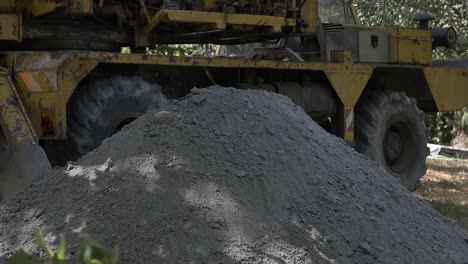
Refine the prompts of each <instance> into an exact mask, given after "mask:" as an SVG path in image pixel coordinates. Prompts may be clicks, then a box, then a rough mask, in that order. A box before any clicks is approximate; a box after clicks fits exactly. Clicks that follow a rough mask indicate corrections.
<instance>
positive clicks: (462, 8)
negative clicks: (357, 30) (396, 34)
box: [355, 0, 468, 58]
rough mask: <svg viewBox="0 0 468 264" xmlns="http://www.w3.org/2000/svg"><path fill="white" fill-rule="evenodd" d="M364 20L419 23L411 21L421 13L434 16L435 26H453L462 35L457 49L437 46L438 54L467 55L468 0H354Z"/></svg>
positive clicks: (389, 22) (447, 55) (450, 55)
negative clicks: (438, 47) (438, 48)
mask: <svg viewBox="0 0 468 264" xmlns="http://www.w3.org/2000/svg"><path fill="white" fill-rule="evenodd" d="M355 2H356V3H357V4H358V10H359V14H360V17H361V20H362V22H363V23H364V24H367V25H379V26H380V25H386V26H388V25H398V26H405V27H416V22H414V21H412V20H413V17H414V15H416V14H418V13H430V14H432V15H433V16H434V17H435V19H436V20H435V21H434V22H433V24H432V25H433V27H454V28H455V29H456V30H457V32H458V35H459V36H460V37H461V38H460V41H459V45H458V47H457V48H456V49H454V50H445V49H440V50H438V51H437V52H436V53H435V55H436V58H459V57H466V56H468V50H467V49H466V48H467V46H468V42H467V41H466V38H467V37H468V1H460V0H373V1H369V0H355Z"/></svg>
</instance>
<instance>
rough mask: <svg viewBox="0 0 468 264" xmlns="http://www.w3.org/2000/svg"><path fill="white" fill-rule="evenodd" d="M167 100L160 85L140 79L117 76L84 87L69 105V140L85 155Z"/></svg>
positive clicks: (80, 153) (85, 84)
mask: <svg viewBox="0 0 468 264" xmlns="http://www.w3.org/2000/svg"><path fill="white" fill-rule="evenodd" d="M165 100H166V99H165V97H164V96H163V95H162V93H161V88H160V87H159V86H158V85H152V84H149V83H147V82H145V81H144V80H143V79H141V78H140V77H123V76H113V77H111V78H108V79H99V80H92V81H89V82H86V83H83V84H82V85H81V86H80V87H79V88H78V90H77V92H76V94H75V95H74V96H73V98H72V99H71V101H70V104H69V117H68V120H69V128H68V131H69V132H68V134H69V138H70V139H71V141H72V142H73V143H74V144H75V145H76V148H77V153H78V155H79V156H81V155H84V154H86V153H88V152H89V151H91V150H93V149H95V148H97V147H98V146H99V145H100V144H101V142H102V141H103V140H104V139H105V138H107V137H110V136H111V135H113V134H115V133H117V132H118V131H120V130H121V129H122V128H123V127H124V126H125V125H127V124H129V123H131V122H132V121H134V120H135V119H136V118H137V117H139V116H141V115H143V114H144V113H146V112H147V111H148V110H150V109H157V108H160V107H161V106H162V104H163V103H164V102H165Z"/></svg>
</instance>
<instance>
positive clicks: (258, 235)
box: [0, 87, 468, 264]
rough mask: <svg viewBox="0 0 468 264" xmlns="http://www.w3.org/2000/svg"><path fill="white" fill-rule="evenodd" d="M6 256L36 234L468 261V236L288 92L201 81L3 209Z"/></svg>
mask: <svg viewBox="0 0 468 264" xmlns="http://www.w3.org/2000/svg"><path fill="white" fill-rule="evenodd" d="M0 217H1V225H0V263H3V262H5V259H6V258H7V257H8V256H9V255H11V254H12V252H14V251H15V250H18V249H19V248H24V249H25V250H27V251H28V252H34V251H35V248H36V246H35V241H34V237H33V228H35V227H39V228H41V230H42V231H43V233H44V234H46V240H47V241H49V242H50V243H52V244H53V245H55V246H56V245H57V244H58V240H59V236H60V235H63V236H64V237H65V239H66V241H67V244H68V247H69V257H70V258H71V260H72V261H73V260H76V255H77V252H78V250H79V245H80V241H81V237H83V236H85V235H89V236H92V237H93V238H96V239H98V240H99V241H101V242H103V243H104V244H107V245H109V246H111V245H114V244H115V243H120V248H121V253H120V262H119V263H298V264H302V263H447V264H448V263H468V235H467V234H466V233H465V232H464V231H463V230H461V228H459V227H458V226H457V225H456V224H455V223H454V222H453V221H451V220H449V219H447V218H444V217H443V216H441V215H440V214H439V213H437V212H436V211H435V210H433V209H432V207H430V206H429V205H428V204H427V203H425V202H423V201H421V200H419V199H418V198H417V197H415V196H414V195H413V194H411V193H410V192H408V191H406V189H405V188H403V187H402V186H400V184H399V183H398V182H397V180H396V179H395V178H393V177H391V176H390V175H389V174H387V173H386V172H385V171H384V170H383V169H381V168H379V167H378V166H376V165H375V164H374V163H373V162H372V161H371V160H369V159H368V158H366V157H364V156H363V155H360V154H358V153H356V152H355V151H354V150H353V149H352V148H350V147H348V146H347V145H346V144H345V143H344V142H343V140H341V139H339V138H336V137H334V136H332V135H330V134H328V133H327V132H326V131H324V130H323V129H322V128H321V127H319V126H318V125H317V124H315V123H314V122H313V121H312V120H311V119H310V118H309V117H308V116H307V114H306V113H304V111H303V110H302V109H300V108H299V107H297V106H295V105H294V104H293V103H292V102H291V101H290V100H289V99H288V98H286V97H284V96H281V95H277V94H272V93H268V92H265V91H256V90H245V91H244V90H236V89H233V88H221V87H210V88H207V89H197V88H194V89H193V90H192V93H191V94H189V95H188V96H186V97H185V98H182V99H181V100H178V101H173V102H172V103H171V104H170V105H168V106H167V107H166V108H165V109H164V110H160V111H150V112H149V113H147V114H146V115H144V116H143V117H141V118H139V119H138V120H137V121H135V122H134V123H132V124H131V125H129V126H126V127H125V128H124V129H123V130H122V131H121V132H120V133H118V134H116V135H115V136H113V137H112V138H110V139H107V140H105V142H104V143H103V145H102V146H101V147H99V148H98V149H96V150H95V151H92V152H91V153H89V154H88V155H86V156H85V157H83V158H82V159H81V160H79V161H78V162H76V163H70V164H69V165H68V166H66V167H64V168H61V169H58V170H56V172H55V174H54V175H52V176H51V177H49V178H48V179H46V180H44V181H41V182H38V183H35V184H34V185H33V186H31V187H30V188H28V189H27V190H26V191H24V192H22V193H20V194H18V195H17V196H15V197H13V198H11V199H9V200H7V201H6V202H4V203H3V204H1V205H0Z"/></svg>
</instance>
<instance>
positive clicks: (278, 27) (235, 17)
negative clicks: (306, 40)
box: [143, 9, 296, 33]
mask: <svg viewBox="0 0 468 264" xmlns="http://www.w3.org/2000/svg"><path fill="white" fill-rule="evenodd" d="M161 21H167V22H176V23H201V24H214V25H216V28H217V29H226V25H247V26H258V27H271V28H272V29H273V32H281V31H282V28H283V27H286V26H289V27H293V26H296V20H295V19H291V18H284V17H279V16H262V15H249V14H230V13H219V12H204V11H190V10H167V9H163V10H161V11H159V12H158V13H157V14H156V15H155V16H154V18H152V19H151V21H150V23H149V24H148V25H147V26H146V27H145V28H144V29H143V32H144V33H150V32H151V31H152V30H153V29H154V28H155V27H156V26H157V25H158V24H159V23H160V22H161Z"/></svg>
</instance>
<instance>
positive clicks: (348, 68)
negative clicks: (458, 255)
mask: <svg viewBox="0 0 468 264" xmlns="http://www.w3.org/2000/svg"><path fill="white" fill-rule="evenodd" d="M433 19H434V18H433V17H432V16H430V15H428V14H420V15H416V16H415V21H416V22H415V25H414V27H413V28H401V27H397V26H391V27H368V26H363V25H361V24H360V23H359V19H358V17H357V13H356V10H355V8H354V5H353V4H352V1H348V0H345V1H342V0H320V1H318V0H296V1H286V0H256V1H248V0H232V1H227V0H226V1H214V0H205V1H203V0H193V1H183V0H181V1H159V0H120V1H118V0H29V1H27V0H3V1H1V3H0V50H1V51H0V66H1V74H0V123H1V126H2V131H3V136H2V135H0V182H1V183H2V185H1V186H2V188H3V189H4V190H3V192H4V193H7V192H10V193H11V192H14V191H15V190H14V189H15V188H16V187H15V188H13V187H9V186H19V187H17V188H16V189H20V188H21V187H22V186H21V185H25V184H26V185H27V184H28V183H29V182H30V181H31V179H32V178H40V177H42V176H44V175H47V174H48V173H49V171H50V167H49V166H48V162H49V160H51V161H52V162H53V163H55V164H63V162H64V161H66V160H69V159H76V158H77V157H79V156H80V155H83V154H85V153H86V152H87V151H89V150H92V149H94V148H96V147H97V146H98V145H99V144H100V143H101V141H102V140H103V139H104V138H105V137H108V136H110V135H112V133H114V132H116V131H118V130H119V129H120V128H121V127H122V126H123V125H125V124H128V123H129V122H131V121H132V120H133V119H134V118H136V117H137V116H138V115H140V114H142V113H143V112H145V111H146V110H147V108H148V107H149V105H150V102H153V101H150V100H153V99H155V97H157V96H160V95H159V94H158V93H157V89H155V88H154V87H162V91H163V93H164V94H165V95H166V96H167V97H171V98H178V97H180V96H183V95H185V94H187V93H188V91H189V90H190V88H192V87H194V86H197V87H203V86H208V85H211V84H219V85H224V86H234V87H238V88H241V89H242V88H253V89H264V90H268V91H273V92H278V93H282V94H285V95H288V96H290V97H291V98H292V99H293V101H295V102H296V103H297V104H299V105H300V106H301V107H303V108H304V110H305V111H306V112H307V113H308V114H309V115H310V116H311V117H312V118H313V119H314V120H315V121H317V122H318V123H320V124H321V125H322V126H323V127H324V128H326V129H328V130H329V131H330V132H331V133H334V134H335V135H337V136H340V137H343V138H344V139H345V140H346V141H348V142H349V143H350V144H352V145H354V146H355V147H356V149H357V150H358V151H361V152H362V153H364V154H366V155H368V156H370V157H371V158H372V159H374V160H376V161H377V162H379V163H380V164H382V165H383V166H384V167H385V168H386V169H387V170H388V171H389V172H390V173H392V174H393V175H395V176H397V177H398V178H399V179H400V180H401V182H402V183H403V184H404V185H405V186H406V187H407V188H409V189H411V190H413V189H415V188H416V187H417V184H418V181H419V178H420V177H421V176H422V175H423V174H424V173H425V157H426V155H427V151H426V146H425V134H424V124H423V119H422V111H424V112H435V111H450V110H457V109H461V108H463V107H464V106H467V102H468V92H467V89H468V88H467V87H468V66H467V61H466V60H460V61H445V62H434V61H433V59H432V53H433V49H435V48H437V47H442V46H444V47H447V48H451V47H453V46H454V45H455V43H456V40H457V35H456V33H455V30H454V29H453V28H431V27H430V21H431V20H433ZM171 43H175V44H184V43H189V44H193V43H199V44H205V43H211V44H220V45H225V46H226V47H230V46H229V45H231V46H232V45H241V44H248V43H263V44H265V43H267V44H268V45H262V44H258V45H256V48H252V49H249V50H248V52H247V53H245V52H241V53H239V54H237V56H227V57H226V56H225V57H174V56H154V55H148V54H147V53H145V50H146V49H147V48H150V49H152V48H153V47H154V46H155V45H156V44H171ZM121 47H131V50H132V51H133V53H132V54H123V53H120V50H121ZM228 55H232V54H228ZM135 76H138V77H139V78H136V77H135ZM150 83H151V84H153V85H149V84H150ZM38 143H39V144H40V145H38ZM43 149H45V153H46V154H47V156H46V154H45V153H44V151H43ZM19 167H21V168H22V169H20V170H19V169H18V168H19ZM0 193H2V190H0Z"/></svg>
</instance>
